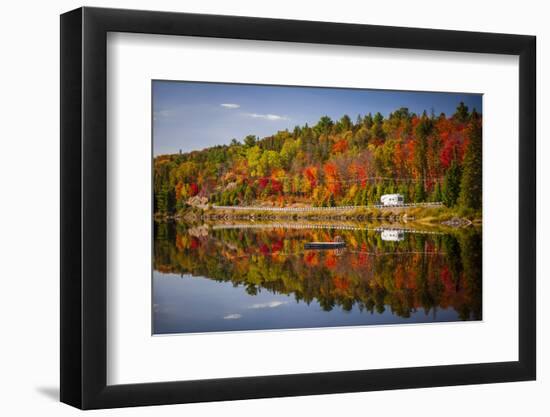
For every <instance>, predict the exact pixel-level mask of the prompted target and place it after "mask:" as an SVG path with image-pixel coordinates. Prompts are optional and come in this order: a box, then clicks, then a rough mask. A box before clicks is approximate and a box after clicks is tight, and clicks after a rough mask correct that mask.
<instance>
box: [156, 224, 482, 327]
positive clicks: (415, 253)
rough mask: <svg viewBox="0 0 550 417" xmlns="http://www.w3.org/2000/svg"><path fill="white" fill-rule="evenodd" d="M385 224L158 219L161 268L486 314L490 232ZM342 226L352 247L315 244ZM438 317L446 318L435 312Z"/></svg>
mask: <svg viewBox="0 0 550 417" xmlns="http://www.w3.org/2000/svg"><path fill="white" fill-rule="evenodd" d="M386 235H388V236H389V235H391V236H393V235H395V236H398V237H399V238H392V239H383V233H381V232H380V231H376V230H334V229H307V228H304V229H302V228H298V229H293V228H285V227H279V226H277V225H275V226H274V227H265V228H227V229H225V228H213V227H211V226H207V225H203V226H193V227H192V226H189V225H186V224H183V223H178V224H175V223H156V224H155V242H154V269H155V271H157V272H158V273H160V274H161V275H162V274H167V273H170V274H180V275H182V276H184V275H188V274H190V275H192V276H193V277H201V278H207V279H209V280H213V281H218V282H231V283H232V284H233V285H234V286H242V287H244V289H245V291H246V293H247V294H249V295H250V296H251V297H253V296H255V295H257V294H258V293H259V292H261V291H268V292H271V293H273V294H286V295H291V296H292V297H293V298H294V299H295V300H296V301H297V302H298V303H305V304H307V305H309V304H310V303H312V302H316V303H318V304H319V305H320V306H321V308H322V309H323V310H324V311H326V312H330V311H333V310H334V309H335V308H336V307H339V308H341V309H342V310H344V311H351V310H352V309H353V308H354V307H355V308H357V309H358V310H359V311H361V312H370V313H372V314H382V313H385V312H386V313H387V312H388V311H389V312H391V314H392V315H393V316H398V317H400V318H409V317H411V315H412V314H414V313H415V312H417V311H418V310H421V309H422V310H424V312H425V313H426V315H427V316H429V315H430V314H432V313H435V311H436V310H437V309H453V310H454V311H456V313H457V314H456V316H457V318H458V319H460V320H481V311H482V308H481V299H482V298H481V258H482V257H481V255H482V252H481V232H480V231H479V230H476V229H473V228H468V229H461V230H457V231H453V232H452V233H440V234H424V233H404V234H394V233H390V234H388V233H386ZM337 236H340V237H341V238H342V239H343V240H344V241H345V243H346V247H345V248H344V249H337V250H306V249H304V244H305V243H306V242H313V241H315V242H328V241H334V239H335V238H336V237H337ZM426 321H437V319H435V320H433V319H431V320H426Z"/></svg>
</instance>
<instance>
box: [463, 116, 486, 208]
mask: <svg viewBox="0 0 550 417" xmlns="http://www.w3.org/2000/svg"><path fill="white" fill-rule="evenodd" d="M468 136H469V139H470V142H469V144H468V148H467V149H466V152H465V154H464V161H463V163H462V165H463V173H462V181H461V183H460V196H459V204H460V206H461V207H462V208H468V209H474V210H480V209H481V202H482V190H481V186H482V175H481V164H482V156H481V151H482V142H481V124H480V123H479V120H478V116H477V113H475V112H474V113H472V119H471V121H470V124H469V126H468Z"/></svg>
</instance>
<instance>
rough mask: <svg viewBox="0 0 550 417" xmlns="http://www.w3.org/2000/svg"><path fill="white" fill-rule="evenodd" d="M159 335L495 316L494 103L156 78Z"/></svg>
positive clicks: (155, 306)
mask: <svg viewBox="0 0 550 417" xmlns="http://www.w3.org/2000/svg"><path fill="white" fill-rule="evenodd" d="M151 117H152V126H153V129H152V141H153V146H152V148H153V173H152V176H153V190H152V194H153V196H152V197H153V206H154V210H153V219H152V222H153V230H154V237H153V240H154V241H153V273H152V280H153V282H152V288H153V297H152V298H153V299H152V315H153V329H152V333H153V334H178V333H204V332H220V331H222V332H227V331H244V330H274V329H302V328H323V327H338V326H367V325H383V324H394V325H395V324H408V323H434V322H457V321H473V320H481V319H482V238H481V236H482V222H481V220H482V95H481V94H471V93H468V94H467V93H446V92H413V91H393V90H369V89H350V88H326V87H323V88H321V87H300V86H271V85H252V84H228V83H209V82H186V81H165V80H154V81H152V116H151Z"/></svg>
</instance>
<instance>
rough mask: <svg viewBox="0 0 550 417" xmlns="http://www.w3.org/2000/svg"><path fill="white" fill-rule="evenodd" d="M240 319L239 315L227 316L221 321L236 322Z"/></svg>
mask: <svg viewBox="0 0 550 417" xmlns="http://www.w3.org/2000/svg"><path fill="white" fill-rule="evenodd" d="M241 317H242V315H240V314H228V315H227V316H225V317H224V318H223V319H224V320H237V319H240V318H241Z"/></svg>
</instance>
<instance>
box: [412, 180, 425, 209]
mask: <svg viewBox="0 0 550 417" xmlns="http://www.w3.org/2000/svg"><path fill="white" fill-rule="evenodd" d="M424 201H426V190H425V189H424V181H422V180H419V181H417V182H416V185H415V187H414V202H415V203H423V202H424Z"/></svg>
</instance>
